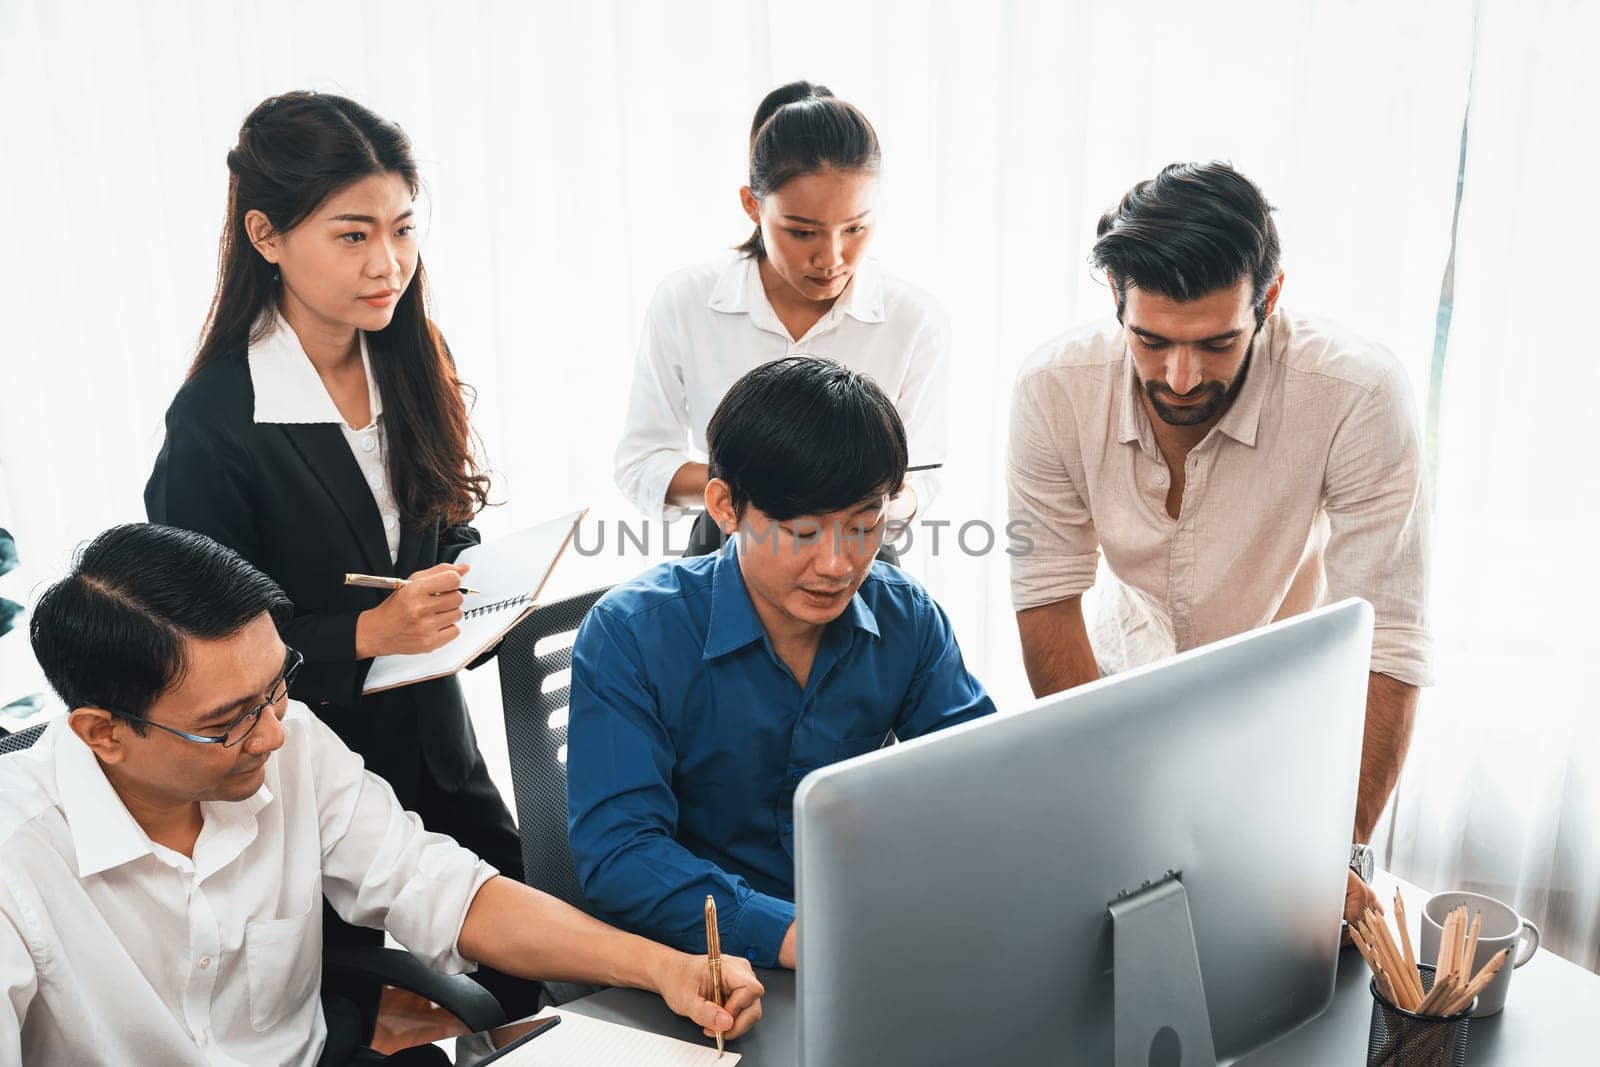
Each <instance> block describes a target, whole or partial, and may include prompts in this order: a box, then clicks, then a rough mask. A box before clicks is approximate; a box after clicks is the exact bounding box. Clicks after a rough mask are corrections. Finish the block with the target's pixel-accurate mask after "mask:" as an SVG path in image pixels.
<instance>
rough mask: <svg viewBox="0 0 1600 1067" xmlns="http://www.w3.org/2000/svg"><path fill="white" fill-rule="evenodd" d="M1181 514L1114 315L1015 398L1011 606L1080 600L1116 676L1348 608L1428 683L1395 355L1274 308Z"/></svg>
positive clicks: (1205, 447) (1414, 505)
mask: <svg viewBox="0 0 1600 1067" xmlns="http://www.w3.org/2000/svg"><path fill="white" fill-rule="evenodd" d="M1184 475H1185V484H1184V491H1183V500H1182V503H1181V505H1180V507H1179V512H1178V518H1176V519H1173V518H1171V517H1170V516H1169V515H1168V514H1167V511H1166V496H1167V488H1168V483H1167V479H1168V477H1169V475H1168V471H1167V465H1166V461H1165V460H1164V459H1163V458H1162V456H1161V452H1160V450H1159V449H1158V448H1157V447H1156V439H1155V432H1154V430H1153V429H1152V427H1151V424H1150V417H1149V414H1148V413H1147V411H1146V409H1145V406H1144V403H1143V402H1142V400H1141V399H1140V389H1139V383H1138V379H1137V376H1136V374H1135V372H1134V365H1133V358H1132V356H1131V354H1130V353H1129V352H1128V351H1127V344H1126V341H1125V339H1124V335H1123V332H1122V328H1121V326H1119V325H1118V324H1117V323H1116V322H1114V321H1113V322H1110V323H1108V324H1103V325H1097V326H1094V327H1091V328H1089V329H1086V330H1083V331H1079V332H1075V333H1071V334H1067V335H1066V336H1064V337H1061V338H1057V339H1056V340H1054V341H1051V342H1050V343H1048V344H1046V345H1045V346H1044V347H1043V348H1041V349H1039V351H1037V352H1036V353H1034V355H1033V356H1032V357H1031V358H1030V359H1029V360H1028V361H1027V363H1026V364H1025V365H1024V366H1023V369H1022V372H1021V374H1020V375H1019V376H1018V379H1017V384H1016V389H1015V391H1014V394H1013V398H1012V412H1011V440H1010V450H1009V458H1008V471H1007V482H1008V489H1009V499H1010V518H1011V520H1012V522H1013V523H1019V522H1020V523H1023V524H1025V525H1024V526H1023V527H1020V529H1021V530H1022V536H1024V537H1026V538H1027V540H1029V541H1031V542H1032V547H1031V550H1026V549H1027V546H1025V545H1024V546H1021V548H1020V549H1019V552H1018V554H1015V555H1013V557H1012V561H1011V596H1012V602H1013V605H1014V606H1015V608H1016V610H1018V611H1023V610H1026V609H1028V608H1035V607H1040V606H1042V605H1045V604H1051V603H1054V602H1057V601H1060V600H1065V599H1067V598H1068V597H1072V596H1076V595H1079V594H1084V593H1086V592H1088V591H1089V590H1090V589H1091V587H1093V586H1095V585H1096V572H1097V569H1098V567H1099V564H1100V558H1101V556H1102V554H1103V556H1104V564H1105V569H1106V570H1108V571H1109V572H1110V573H1109V575H1108V576H1107V580H1106V581H1103V582H1101V583H1100V587H1099V588H1097V589H1095V590H1094V595H1091V596H1086V597H1085V605H1086V609H1087V617H1088V619H1089V621H1090V640H1091V643H1092V644H1093V645H1094V650H1095V657H1096V659H1097V660H1099V662H1100V665H1101V668H1102V670H1105V671H1107V672H1110V671H1116V670H1123V669H1126V668H1128V667H1132V666H1137V665H1139V664H1142V663H1149V662H1152V661H1154V660H1157V659H1161V658H1163V657H1165V656H1168V655H1172V654H1173V653H1174V652H1181V651H1184V650H1186V649H1190V648H1194V647H1196V646H1198V645H1203V644H1206V643H1208V642H1211V641H1216V640H1219V639H1221V638H1224V637H1228V636H1231V635H1233V634H1236V633H1240V632H1242V631H1245V630H1250V629H1253V628H1255V627H1257V626H1262V625H1264V624H1266V623H1269V622H1272V621H1273V620H1275V619H1280V618H1285V617H1288V616H1290V615H1294V614H1298V613H1299V612H1302V611H1306V610H1308V609H1310V608H1312V607H1315V606H1317V605H1319V604H1324V603H1329V602H1331V601H1335V600H1339V599H1342V598H1344V597H1350V596H1359V597H1364V598H1365V599H1367V600H1368V601H1370V602H1371V603H1372V606H1373V608H1374V609H1375V612H1376V615H1377V629H1376V632H1375V633H1374V635H1373V648H1372V670H1374V671H1376V672H1379V673H1382V674H1386V675H1389V676H1390V677H1392V678H1394V679H1396V680H1398V681H1401V682H1405V683H1408V684H1410V685H1430V684H1432V681H1433V667H1432V659H1433V649H1432V639H1431V637H1430V635H1429V632H1428V627H1427V621H1426V617H1425V611H1424V603H1423V601H1424V590H1425V586H1426V564H1427V549H1426V543H1427V510H1426V503H1425V500H1424V495H1423V487H1422V455H1421V449H1420V446H1419V443H1418V434H1417V427H1416V418H1415V413H1414V409H1413V406H1412V401H1411V396H1410V390H1409V388H1408V386H1407V384H1406V380H1405V375H1404V373H1403V371H1402V369H1401V367H1400V365H1399V363H1398V361H1397V360H1396V359H1395V358H1394V356H1393V355H1391V354H1390V353H1389V352H1388V351H1387V350H1386V349H1384V348H1383V347H1381V346H1379V345H1376V344H1373V343H1371V342H1369V341H1365V340H1362V339H1360V338H1358V337H1355V336H1353V335H1351V334H1349V333H1347V332H1345V331H1344V330H1342V329H1340V328H1339V327H1337V326H1335V325H1333V324H1331V323H1328V322H1325V321H1319V320H1315V319H1310V318H1305V317H1302V316H1299V315H1296V314H1294V313H1292V312H1289V311H1286V310H1284V309H1281V308H1280V309H1279V310H1278V311H1276V312H1274V313H1273V314H1272V316H1271V317H1270V318H1268V320H1267V322H1266V324H1265V327H1264V328H1263V329H1262V331H1261V334H1260V336H1259V337H1258V338H1257V339H1256V342H1255V349H1254V353H1253V355H1252V356H1251V358H1250V363H1249V367H1248V370H1247V372H1246V375H1245V381H1244V384H1243V385H1242V386H1241V387H1240V390H1239V393H1238V395H1237V396H1236V397H1235V399H1234V402H1233V405H1232V406H1231V407H1230V408H1229V409H1228V411H1227V413H1226V414H1224V415H1223V417H1222V419H1221V421H1219V422H1218V423H1217V425H1216V426H1215V427H1213V428H1212V430H1211V432H1210V433H1209V434H1207V435H1206V437H1205V438H1204V440H1202V441H1201V442H1200V443H1199V444H1198V445H1196V446H1195V448H1194V449H1193V450H1192V451H1191V452H1190V454H1189V457H1188V460H1187V463H1186V466H1185V472H1184Z"/></svg>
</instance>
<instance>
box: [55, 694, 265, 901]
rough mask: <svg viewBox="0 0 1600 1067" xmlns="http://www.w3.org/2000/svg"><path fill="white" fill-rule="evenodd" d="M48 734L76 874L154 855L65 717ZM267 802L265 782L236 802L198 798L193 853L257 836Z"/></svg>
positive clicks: (85, 874) (145, 836) (83, 875)
mask: <svg viewBox="0 0 1600 1067" xmlns="http://www.w3.org/2000/svg"><path fill="white" fill-rule="evenodd" d="M48 735H52V740H51V743H52V744H53V745H54V747H55V766H56V789H57V790H58V791H59V793H60V796H61V814H62V816H63V817H64V818H65V819H66V820H67V828H68V830H70V831H71V833H72V843H73V847H74V848H75V849H76V850H77V854H78V877H79V878H88V877H89V876H90V875H95V874H99V873H101V872H102V871H109V870H111V869H112V868H114V867H120V866H122V865H123V864H125V863H131V862H132V861H133V860H136V859H139V858H140V857H141V856H147V855H155V854H156V844H155V842H153V841H151V840H150V835H149V834H147V833H145V831H144V827H142V826H140V825H139V823H138V820H136V819H135V818H134V817H133V815H132V814H131V813H130V812H129V811H128V808H127V805H125V804H124V803H123V802H122V798H121V797H120V796H118V795H117V791H116V789H115V788H113V787H112V785H111V781H110V779H108V778H107V777H106V772H105V770H104V769H103V768H102V767H101V766H100V761H99V760H98V759H96V758H95V754H94V753H93V752H92V751H90V749H89V746H88V745H86V744H84V743H83V740H82V739H81V738H80V737H78V735H77V734H75V733H73V732H72V728H71V727H70V726H68V725H67V720H66V718H65V717H64V716H63V717H62V718H59V719H57V720H56V721H55V722H53V723H51V724H50V728H49V730H48ZM41 740H42V739H41ZM271 770H272V767H271V764H268V771H269V774H268V779H269V780H270V779H271V778H272V777H273V775H272V774H271V773H270V771H271ZM271 802H272V792H271V790H269V789H268V788H267V786H266V785H265V784H264V783H263V785H262V786H261V788H260V789H258V790H256V792H255V793H254V795H252V796H250V797H249V798H248V799H246V800H242V801H239V802H237V803H231V802H230V803H210V802H206V803H202V804H201V805H200V811H201V814H202V816H203V817H204V820H205V826H204V828H203V829H202V830H201V836H200V839H199V840H198V841H197V842H196V844H195V854H196V855H197V856H198V855H199V854H200V852H201V850H202V846H203V845H204V844H205V842H206V841H207V840H208V839H215V840H219V841H226V842H228V843H229V844H238V847H239V848H240V849H242V848H243V846H244V845H245V844H248V843H249V841H250V839H252V838H253V837H254V836H255V816H256V813H257V812H258V811H260V810H261V809H262V808H264V807H266V806H267V805H268V804H269V803H271ZM219 865H220V864H219ZM202 873H205V872H202Z"/></svg>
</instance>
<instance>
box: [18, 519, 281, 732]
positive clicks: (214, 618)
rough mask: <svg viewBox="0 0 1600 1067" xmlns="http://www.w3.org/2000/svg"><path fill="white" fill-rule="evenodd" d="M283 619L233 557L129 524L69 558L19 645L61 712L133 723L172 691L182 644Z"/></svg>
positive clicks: (276, 601)
mask: <svg viewBox="0 0 1600 1067" xmlns="http://www.w3.org/2000/svg"><path fill="white" fill-rule="evenodd" d="M289 612H290V603H289V598H288V597H287V596H285V595H284V592H283V590H282V589H280V588H278V585H277V583H276V582H274V581H273V580H272V579H271V578H268V577H267V576H266V575H265V574H262V573H261V572H260V571H259V570H257V569H256V568H255V567H253V566H251V565H250V564H249V563H247V562H246V561H245V559H244V557H242V556H240V555H239V554H238V553H237V552H235V551H233V549H231V548H228V547H226V546H224V545H220V544H218V543H217V542H215V541H213V540H212V539H211V538H209V537H207V536H205V535H204V534H199V533H194V532H192V531H190V530H180V529H177V528H176V527H172V526H158V525H156V524H154V523H143V522H141V523H129V524H127V525H124V526H113V527H112V528H111V529H109V530H107V531H105V532H104V533H102V534H101V535H100V536H98V537H96V538H95V539H94V540H93V541H91V542H89V544H88V546H87V547H85V548H82V549H80V550H79V552H78V554H77V556H76V557H75V558H74V560H73V564H72V570H71V572H70V573H68V575H67V576H66V577H65V578H63V579H61V580H60V581H59V582H56V583H55V584H54V585H52V586H50V588H48V589H46V590H45V591H44V595H43V596H41V597H40V598H39V603H38V604H37V605H36V606H35V607H34V609H33V617H32V620H31V622H30V623H29V637H30V638H31V640H32V642H33V654H34V656H35V657H37V658H38V660H39V666H40V667H42V668H44V674H45V677H46V678H47V679H49V681H50V686H51V688H53V689H54V690H55V691H56V693H57V694H58V695H59V696H60V697H61V699H62V700H63V701H64V702H65V703H66V705H67V707H68V708H85V707H93V708H107V709H113V708H114V709H116V710H117V711H120V712H123V713H125V714H127V715H131V716H135V717H140V718H142V717H143V716H144V714H145V713H146V711H148V710H149V708H150V705H151V704H154V703H155V702H156V701H157V700H158V699H160V697H161V695H162V694H163V693H165V692H167V691H169V690H170V689H172V688H173V687H174V686H176V685H178V684H180V683H181V682H182V680H183V675H184V671H185V670H186V669H187V663H186V661H185V658H184V640H185V639H188V638H194V639H199V640H217V639H219V638H224V637H231V636H232V635H234V634H236V633H238V632H239V631H240V630H242V629H244V628H245V626H246V625H248V624H249V623H250V622H251V621H252V620H254V619H256V618H258V617H260V616H261V615H262V614H263V613H266V614H270V615H271V616H272V617H273V619H274V621H276V622H282V621H285V620H286V619H287V618H288V617H289ZM134 726H135V729H137V730H138V731H139V732H140V733H141V734H142V733H143V732H144V731H145V730H146V729H147V727H145V726H144V725H143V724H142V723H137V722H136V723H135V724H134Z"/></svg>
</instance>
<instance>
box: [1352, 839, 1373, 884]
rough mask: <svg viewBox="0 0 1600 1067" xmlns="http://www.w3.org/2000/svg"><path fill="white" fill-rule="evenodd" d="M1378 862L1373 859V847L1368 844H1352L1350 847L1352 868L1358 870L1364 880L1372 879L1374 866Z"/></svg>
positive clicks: (1369, 880)
mask: <svg viewBox="0 0 1600 1067" xmlns="http://www.w3.org/2000/svg"><path fill="white" fill-rule="evenodd" d="M1375 866H1376V863H1375V861H1374V859H1373V855H1372V849H1371V847H1370V846H1368V845H1352V846H1351V848H1350V869H1351V870H1352V871H1355V872H1356V875H1357V876H1358V877H1360V879H1361V880H1362V881H1363V882H1368V883H1370V882H1371V881H1372V874H1373V868H1374V867H1375Z"/></svg>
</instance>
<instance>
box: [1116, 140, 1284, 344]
mask: <svg viewBox="0 0 1600 1067" xmlns="http://www.w3.org/2000/svg"><path fill="white" fill-rule="evenodd" d="M1274 210H1275V209H1274V208H1273V206H1272V205H1271V204H1269V203H1267V198H1266V197H1265V196H1263V195H1262V192H1261V190H1260V188H1258V187H1257V186H1256V184H1255V183H1254V182H1252V181H1251V180H1250V179H1249V178H1246V177H1245V176H1244V175H1243V174H1240V173H1239V172H1238V171H1236V170H1234V169H1233V167H1232V166H1231V165H1230V164H1228V163H1171V164H1168V165H1167V166H1165V167H1163V168H1162V170H1161V173H1160V174H1157V175H1156V176H1155V177H1154V178H1150V179H1147V180H1145V181H1142V182H1140V183H1139V184H1138V185H1135V186H1134V187H1133V188H1132V189H1130V190H1128V192H1127V195H1125V196H1124V197H1123V198H1122V199H1121V200H1120V201H1118V203H1117V205H1116V206H1115V207H1114V208H1112V209H1111V210H1109V211H1107V212H1106V213H1105V214H1104V215H1101V216H1100V224H1099V226H1097V227H1096V228H1095V233H1096V235H1097V236H1098V240H1096V241H1095V243H1094V250H1093V251H1092V252H1091V253H1090V255H1089V265H1090V266H1092V267H1094V268H1095V269H1097V270H1106V271H1109V272H1110V274H1111V284H1112V285H1113V287H1115V289H1116V293H1117V321H1119V322H1120V321H1121V320H1122V311H1123V308H1124V306H1125V305H1126V304H1127V298H1128V294H1127V286H1128V285H1130V284H1131V285H1136V286H1138V287H1139V288H1140V289H1144V290H1146V291H1147V292H1152V293H1160V294H1161V295H1162V296H1167V297H1171V298H1172V299H1173V300H1178V301H1189V300H1197V299H1199V298H1200V297H1202V296H1205V295H1207V294H1208V293H1214V292H1216V291H1217V290H1219V289H1226V288H1228V287H1230V286H1233V285H1237V284H1239V280H1240V279H1241V278H1249V279H1250V282H1251V285H1252V287H1253V289H1252V293H1251V301H1252V303H1253V304H1254V306H1255V312H1256V325H1258V326H1259V325H1260V324H1261V323H1262V322H1263V321H1264V320H1265V319H1266V301H1267V290H1268V289H1270V288H1271V287H1272V282H1273V279H1275V278H1277V276H1278V271H1279V248H1278V227H1277V226H1276V225H1275V224H1274V223H1273V221H1272V212H1273V211H1274Z"/></svg>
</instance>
